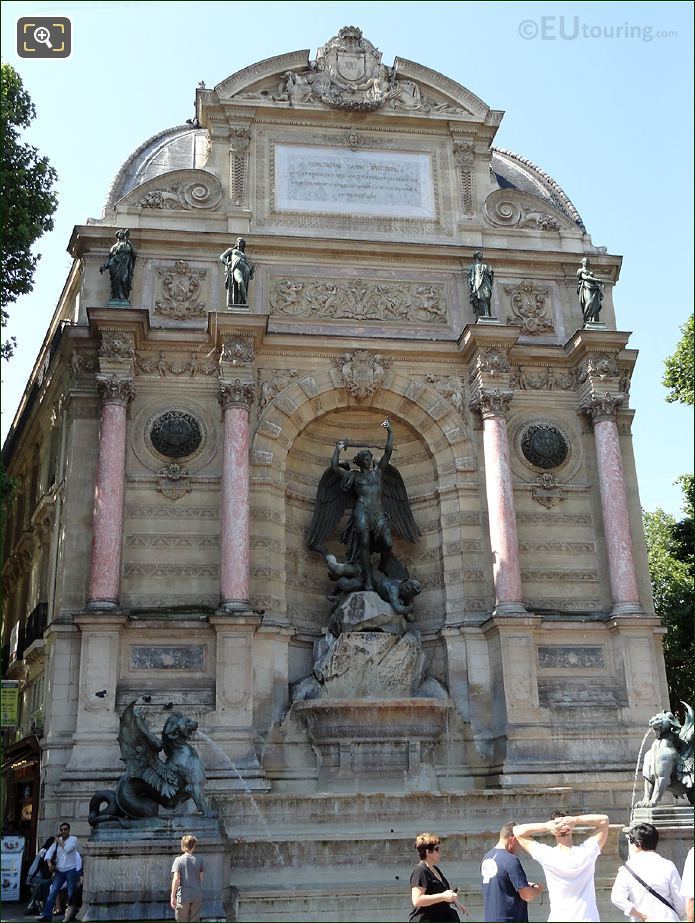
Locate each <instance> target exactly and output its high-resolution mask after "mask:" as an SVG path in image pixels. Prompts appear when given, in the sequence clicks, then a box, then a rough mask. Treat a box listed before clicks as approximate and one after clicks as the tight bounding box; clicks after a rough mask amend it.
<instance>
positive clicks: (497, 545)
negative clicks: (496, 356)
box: [473, 388, 526, 615]
mask: <svg viewBox="0 0 695 923" xmlns="http://www.w3.org/2000/svg"><path fill="white" fill-rule="evenodd" d="M511 398H512V395H511V392H508V391H500V390H499V388H494V389H486V388H481V389H480V391H479V392H478V394H477V396H476V398H475V399H474V401H473V408H474V409H475V410H477V411H478V413H480V415H481V416H482V418H483V451H484V453H485V490H486V494H487V508H488V519H489V530H490V547H491V549H492V574H493V580H494V583H495V614H497V615H514V614H522V613H525V612H526V609H525V608H524V605H523V603H522V595H521V567H520V565H519V541H518V539H517V534H516V513H515V512H514V492H513V489H512V471H511V467H510V464H509V440H508V438H507V420H506V414H507V411H508V409H509V403H510V401H511Z"/></svg>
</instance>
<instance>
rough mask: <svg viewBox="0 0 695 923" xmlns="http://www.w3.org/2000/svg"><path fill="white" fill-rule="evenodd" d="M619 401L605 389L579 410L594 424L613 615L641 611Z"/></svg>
mask: <svg viewBox="0 0 695 923" xmlns="http://www.w3.org/2000/svg"><path fill="white" fill-rule="evenodd" d="M622 402H623V396H622V394H611V393H610V392H606V393H605V394H603V395H602V396H601V395H598V394H592V395H591V397H590V399H589V400H588V401H587V402H586V403H585V404H583V405H582V406H581V408H580V410H581V412H582V413H585V414H586V415H587V416H588V417H589V418H590V419H591V420H592V422H593V426H594V439H595V441H596V460H597V465H598V480H599V489H600V491H601V511H602V513H603V527H604V533H605V537H606V551H607V554H608V572H609V575H610V583H611V598H612V601H613V609H612V615H623V614H628V613H639V612H641V611H642V607H641V605H640V601H639V591H638V589H637V573H636V570H635V560H634V551H633V546H632V534H631V532H630V521H629V516H628V503H627V490H626V488H625V476H624V473H623V461H622V456H621V454H620V439H619V436H618V425H617V419H616V418H617V412H618V409H619V408H620V406H621V404H622Z"/></svg>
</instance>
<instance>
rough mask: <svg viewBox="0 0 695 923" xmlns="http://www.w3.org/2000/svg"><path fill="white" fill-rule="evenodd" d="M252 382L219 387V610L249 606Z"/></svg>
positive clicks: (235, 382) (236, 610) (231, 610)
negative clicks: (221, 440)
mask: <svg viewBox="0 0 695 923" xmlns="http://www.w3.org/2000/svg"><path fill="white" fill-rule="evenodd" d="M253 399H254V386H253V383H252V382H248V381H241V380H240V379H238V378H237V379H236V380H235V381H233V382H222V384H220V391H219V401H220V404H222V408H223V411H222V412H223V433H224V435H223V460H222V483H221V490H220V493H221V497H220V607H221V608H222V609H224V610H225V611H227V612H247V611H248V610H249V608H250V605H249V585H250V581H249V407H250V405H251V403H252V402H253Z"/></svg>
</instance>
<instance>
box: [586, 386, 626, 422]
mask: <svg viewBox="0 0 695 923" xmlns="http://www.w3.org/2000/svg"><path fill="white" fill-rule="evenodd" d="M622 402H623V396H622V394H609V392H608V391H606V393H605V394H604V395H603V397H601V396H600V395H598V394H592V395H591V399H590V400H589V401H588V402H587V403H586V404H582V406H581V407H580V408H579V409H580V411H581V413H585V414H587V416H589V417H591V419H592V420H593V422H594V423H598V422H599V421H600V420H613V421H614V422H615V419H616V416H617V413H618V410H619V408H620V405H621V404H622Z"/></svg>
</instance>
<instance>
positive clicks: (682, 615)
mask: <svg viewBox="0 0 695 923" xmlns="http://www.w3.org/2000/svg"><path fill="white" fill-rule="evenodd" d="M682 480H685V479H682ZM688 480H689V482H690V515H686V516H685V518H684V519H682V520H680V521H677V520H676V519H675V517H674V516H671V515H669V514H668V513H665V512H664V511H663V510H661V509H657V510H656V512H654V513H644V531H645V536H646V539H647V552H648V555H649V574H650V577H651V582H652V592H653V594H654V610H655V611H656V614H657V615H658V616H659V618H660V619H661V621H662V623H663V625H664V628H665V629H666V634H665V636H664V660H665V662H666V677H667V680H668V691H669V697H670V700H671V709H672V710H673V711H675V710H678V711H682V709H681V706H680V703H681V701H685V702H689V703H692V697H693V696H692V688H693V686H692V664H693V662H694V661H695V644H694V642H693V630H694V627H695V626H694V624H693V610H694V608H695V569H694V568H693V518H692V477H690V478H689V479H688ZM687 492H688V491H687V486H686V495H687ZM687 504H688V499H687V496H686V507H687Z"/></svg>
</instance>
